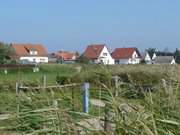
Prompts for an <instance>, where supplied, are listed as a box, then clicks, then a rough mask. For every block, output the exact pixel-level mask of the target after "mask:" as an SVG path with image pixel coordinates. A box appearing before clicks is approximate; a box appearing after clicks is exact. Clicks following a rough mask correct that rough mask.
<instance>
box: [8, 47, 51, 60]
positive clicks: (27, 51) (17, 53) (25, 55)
mask: <svg viewBox="0 0 180 135" xmlns="http://www.w3.org/2000/svg"><path fill="white" fill-rule="evenodd" d="M11 47H12V49H13V50H14V55H13V56H12V58H13V59H15V60H17V61H20V62H21V63H48V53H47V50H46V49H45V47H44V46H43V45H41V44H11Z"/></svg>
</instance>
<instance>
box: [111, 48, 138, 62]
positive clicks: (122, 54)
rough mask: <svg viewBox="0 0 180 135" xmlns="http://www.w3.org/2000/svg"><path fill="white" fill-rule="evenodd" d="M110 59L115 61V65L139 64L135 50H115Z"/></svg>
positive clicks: (136, 50)
mask: <svg viewBox="0 0 180 135" xmlns="http://www.w3.org/2000/svg"><path fill="white" fill-rule="evenodd" d="M112 57H113V58H114V59H115V64H139V63H140V61H141V55H140V53H139V51H138V49H137V48H116V49H115V50H114V51H113V53H112Z"/></svg>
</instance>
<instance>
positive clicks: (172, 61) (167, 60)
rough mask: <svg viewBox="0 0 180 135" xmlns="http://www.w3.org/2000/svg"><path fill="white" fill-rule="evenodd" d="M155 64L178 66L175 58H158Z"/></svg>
mask: <svg viewBox="0 0 180 135" xmlns="http://www.w3.org/2000/svg"><path fill="white" fill-rule="evenodd" d="M154 64H170V65H172V64H176V61H175V59H174V57H173V56H156V58H155V59H154Z"/></svg>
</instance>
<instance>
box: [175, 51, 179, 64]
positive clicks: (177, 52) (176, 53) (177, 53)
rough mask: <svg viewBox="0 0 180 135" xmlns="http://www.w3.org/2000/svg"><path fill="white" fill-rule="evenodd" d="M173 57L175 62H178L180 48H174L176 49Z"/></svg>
mask: <svg viewBox="0 0 180 135" xmlns="http://www.w3.org/2000/svg"><path fill="white" fill-rule="evenodd" d="M174 58H175V60H176V63H178V64H180V50H178V49H177V48H176V51H175V52H174Z"/></svg>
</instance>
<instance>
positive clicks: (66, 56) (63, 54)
mask: <svg viewBox="0 0 180 135" xmlns="http://www.w3.org/2000/svg"><path fill="white" fill-rule="evenodd" d="M53 55H54V56H55V57H56V58H59V59H62V58H63V60H66V61H68V60H76V59H77V57H78V56H77V55H76V53H72V52H66V51H59V52H56V53H53Z"/></svg>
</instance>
